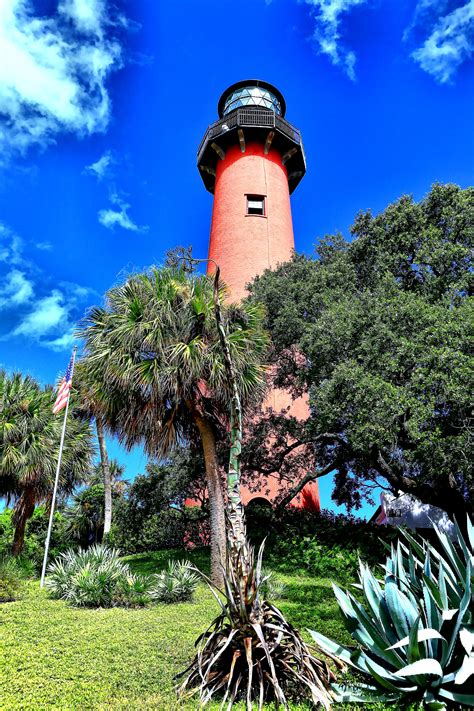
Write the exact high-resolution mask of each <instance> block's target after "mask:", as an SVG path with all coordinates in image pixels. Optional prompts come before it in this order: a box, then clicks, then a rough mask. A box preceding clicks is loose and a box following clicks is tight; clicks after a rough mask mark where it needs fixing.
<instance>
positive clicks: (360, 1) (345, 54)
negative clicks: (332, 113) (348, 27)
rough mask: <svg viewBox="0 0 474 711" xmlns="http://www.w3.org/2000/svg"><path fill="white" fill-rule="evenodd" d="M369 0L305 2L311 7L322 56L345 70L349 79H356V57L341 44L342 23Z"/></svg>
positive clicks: (308, 0)
mask: <svg viewBox="0 0 474 711" xmlns="http://www.w3.org/2000/svg"><path fill="white" fill-rule="evenodd" d="M367 1H368V0H305V2H306V4H307V5H310V6H311V13H312V15H313V17H314V21H315V28H314V33H313V39H314V41H315V42H316V45H317V46H318V48H319V51H320V52H321V53H322V54H325V55H327V56H328V57H329V59H330V60H331V62H332V63H333V64H334V65H336V66H339V67H341V68H342V69H343V71H344V72H345V73H346V74H347V76H348V77H349V79H351V80H352V81H354V80H355V78H356V73H355V63H356V55H355V52H353V51H352V50H351V49H349V48H348V47H347V46H346V44H345V43H344V42H341V22H342V19H343V16H344V15H347V14H348V13H349V12H350V11H351V10H353V8H354V7H357V6H359V5H365V4H366V3H367Z"/></svg>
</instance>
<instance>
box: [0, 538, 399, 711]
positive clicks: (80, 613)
mask: <svg viewBox="0 0 474 711" xmlns="http://www.w3.org/2000/svg"><path fill="white" fill-rule="evenodd" d="M171 556H173V557H182V553H180V554H177V553H176V552H175V553H174V554H173V553H172V552H171V553H170V552H169V551H168V552H159V553H154V554H151V555H148V554H147V555H138V556H130V557H129V558H127V559H126V560H127V562H129V563H130V564H131V566H132V567H133V569H134V570H135V571H137V572H142V573H152V572H158V571H159V570H161V569H162V568H163V567H164V566H165V565H166V562H167V560H168V558H169V557H171ZM191 557H192V559H193V560H194V562H195V563H196V564H198V565H199V566H200V567H201V568H202V569H206V568H207V567H208V560H207V556H206V554H205V553H203V552H199V551H198V552H196V553H194V555H193V556H191ZM278 577H279V578H280V579H281V580H283V581H284V582H285V584H286V585H287V599H285V600H281V601H278V605H279V607H280V608H281V609H282V611H283V612H284V613H285V614H286V615H287V616H288V618H289V620H291V621H292V622H293V623H294V624H295V625H296V626H297V627H298V628H299V629H300V631H301V632H302V633H303V635H304V636H305V637H306V638H307V639H309V637H308V635H307V633H306V631H305V630H306V628H307V627H311V628H314V629H317V630H319V631H321V632H323V633H324V634H327V635H328V636H331V637H334V638H336V639H338V640H340V641H341V642H349V641H350V638H349V637H348V635H347V633H346V632H345V630H344V629H343V627H342V624H341V622H340V620H339V612H338V608H337V605H336V603H335V601H334V596H333V593H332V590H331V584H330V581H329V580H327V579H316V578H311V577H309V576H307V575H304V574H301V575H296V574H293V575H283V574H278ZM216 610H217V603H216V601H215V600H214V598H213V596H212V594H211V593H210V592H209V590H208V589H207V588H206V586H205V585H200V586H199V588H198V591H197V594H196V598H195V601H194V602H192V603H180V604H175V605H164V604H159V605H156V606H153V607H148V608H143V609H133V610H129V609H120V608H115V609H104V610H103V609H98V610H88V609H74V608H72V607H69V606H68V605H67V604H65V603H64V602H62V601H57V600H51V599H49V598H48V596H47V594H46V593H45V592H44V591H42V590H40V588H39V583H37V582H28V583H27V584H26V586H25V591H24V593H23V597H22V599H21V600H19V601H17V602H12V603H4V604H2V605H0V709H1V711H7V710H10V709H35V710H37V709H160V710H161V709H163V710H166V709H176V708H185V709H196V708H197V702H196V701H195V700H193V701H191V702H188V703H187V704H181V705H180V706H178V703H177V701H176V696H175V693H174V688H173V686H174V682H173V677H174V675H175V674H176V673H177V672H179V671H180V670H182V669H184V668H185V666H186V664H187V663H188V662H189V661H190V660H191V658H192V656H193V643H194V640H195V639H196V637H197V636H198V635H199V634H200V633H201V632H202V631H203V630H204V629H205V628H206V627H207V625H208V624H209V622H210V621H211V619H212V617H213V616H214V614H215V613H216ZM209 708H212V709H217V708H218V704H216V705H213V706H211V707H209ZM239 708H241V707H239ZM294 708H298V709H303V708H306V707H303V706H295V707H294ZM356 708H357V707H356V706H352V707H351V709H356ZM372 708H374V707H372ZM378 708H382V707H381V706H379V707H378ZM392 708H393V706H392Z"/></svg>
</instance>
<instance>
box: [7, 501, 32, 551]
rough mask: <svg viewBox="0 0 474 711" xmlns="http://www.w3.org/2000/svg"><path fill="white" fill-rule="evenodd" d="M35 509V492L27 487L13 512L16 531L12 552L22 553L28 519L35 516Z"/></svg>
mask: <svg viewBox="0 0 474 711" xmlns="http://www.w3.org/2000/svg"><path fill="white" fill-rule="evenodd" d="M34 510H35V499H34V496H33V492H32V491H31V490H29V489H25V490H24V491H23V493H22V495H21V496H20V498H19V499H18V502H17V503H16V505H15V510H14V513H13V524H14V526H15V533H14V535H13V545H12V554H13V555H14V556H18V555H21V553H22V551H23V546H24V543H25V530H26V524H27V523H28V519H29V518H31V516H33V512H34Z"/></svg>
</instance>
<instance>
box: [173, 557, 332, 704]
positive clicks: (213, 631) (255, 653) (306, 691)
mask: <svg viewBox="0 0 474 711" xmlns="http://www.w3.org/2000/svg"><path fill="white" fill-rule="evenodd" d="M262 553H263V544H262V546H261V548H260V551H259V555H258V557H257V560H255V557H254V552H253V550H252V549H251V548H250V546H248V544H247V545H246V550H240V551H239V552H238V553H236V552H235V551H234V552H233V554H232V555H231V554H229V553H228V554H227V563H226V570H225V575H224V591H221V590H218V589H217V588H215V586H213V585H212V583H211V581H210V580H209V579H208V578H207V577H206V576H203V577H204V578H205V579H206V581H207V582H208V584H209V585H210V586H211V589H212V590H213V592H214V593H215V594H216V596H217V598H218V599H219V601H220V605H221V612H220V613H219V615H218V616H217V617H216V618H215V620H214V621H213V622H212V624H211V625H210V627H209V628H208V629H207V630H206V631H205V632H204V633H203V634H202V635H201V636H200V637H199V638H198V639H197V641H196V656H195V657H194V659H193V661H192V662H191V664H190V665H189V667H188V668H187V669H186V670H185V671H184V672H182V673H181V674H180V675H178V678H182V677H184V680H183V681H182V683H181V686H180V687H179V689H178V695H179V696H180V697H184V698H187V697H191V696H193V695H197V696H198V697H199V700H200V703H201V705H205V704H207V703H208V702H209V701H211V699H213V698H214V697H217V696H219V697H220V698H221V699H222V708H224V707H225V706H227V708H228V709H230V708H231V707H232V705H233V704H234V702H236V701H237V700H242V699H243V700H245V701H246V705H247V709H251V708H252V704H253V703H256V704H257V706H258V708H259V709H262V708H263V704H264V702H267V701H274V702H275V703H276V704H277V705H278V704H281V705H282V706H283V707H284V708H286V709H287V708H288V701H289V699H300V698H309V699H311V700H312V701H313V703H315V704H317V705H318V704H321V705H322V706H324V708H326V709H328V708H329V707H330V704H331V700H332V698H333V694H332V692H331V689H330V684H331V681H334V679H335V677H334V675H333V673H332V672H331V670H330V669H329V667H328V666H327V664H326V663H325V662H324V661H321V660H320V659H317V658H316V657H314V656H313V654H312V650H311V648H310V647H309V646H308V645H307V644H306V643H305V642H304V641H303V639H302V638H301V636H300V635H299V633H298V632H297V630H296V629H294V627H293V626H292V625H291V624H290V623H289V622H288V621H287V620H286V619H285V617H284V615H283V614H282V612H281V611H280V610H279V609H278V608H277V607H275V606H274V605H272V604H271V603H269V602H268V601H266V600H265V599H264V598H263V596H262V586H263V585H264V583H265V581H266V576H265V575H264V574H262ZM243 571H246V573H247V574H246V575H243V574H242V572H243ZM201 575H202V573H201Z"/></svg>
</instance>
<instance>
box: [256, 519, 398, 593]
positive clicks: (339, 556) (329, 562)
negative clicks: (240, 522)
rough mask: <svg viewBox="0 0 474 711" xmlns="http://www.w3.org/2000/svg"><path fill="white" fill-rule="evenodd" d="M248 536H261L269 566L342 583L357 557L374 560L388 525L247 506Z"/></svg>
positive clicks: (389, 537) (381, 548)
mask: <svg viewBox="0 0 474 711" xmlns="http://www.w3.org/2000/svg"><path fill="white" fill-rule="evenodd" d="M247 511H248V512H249V516H248V522H249V536H250V537H251V538H252V540H253V541H255V542H259V541H261V540H262V539H263V538H266V540H267V544H266V545H267V546H268V554H267V557H268V559H269V561H270V562H271V564H272V567H276V568H278V567H279V566H281V564H282V561H284V565H285V569H286V570H288V568H290V569H291V568H293V569H295V570H298V569H304V570H306V571H307V572H309V573H311V574H312V575H319V576H324V577H333V578H336V579H338V580H342V581H344V582H345V581H346V580H349V579H352V578H354V577H355V576H356V574H357V567H358V558H359V557H361V558H363V559H364V560H365V561H366V562H367V563H369V564H371V565H373V564H376V563H377V562H378V561H379V560H380V557H381V556H382V555H383V553H384V543H383V541H386V542H389V541H390V540H392V539H393V538H394V537H395V535H396V533H395V531H394V529H391V528H386V527H383V526H376V525H375V524H370V523H367V522H366V521H361V520H360V519H356V518H354V517H353V516H343V515H340V514H334V513H332V512H330V511H321V513H315V512H310V511H304V510H301V509H295V508H293V509H285V510H284V511H283V512H280V513H278V512H275V511H272V510H271V509H265V508H264V507H258V509H257V508H256V507H255V508H254V507H252V506H250V505H249V507H248V508H247Z"/></svg>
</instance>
